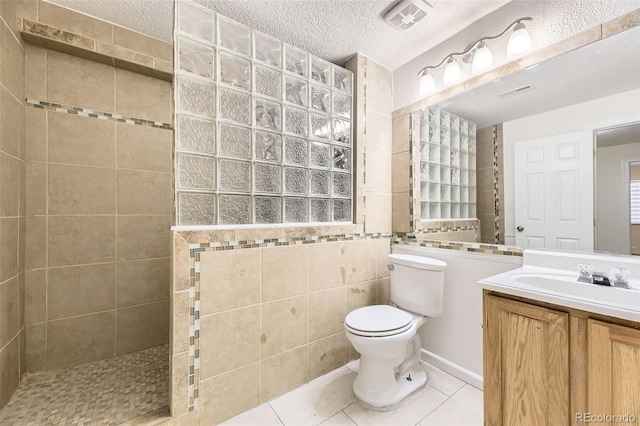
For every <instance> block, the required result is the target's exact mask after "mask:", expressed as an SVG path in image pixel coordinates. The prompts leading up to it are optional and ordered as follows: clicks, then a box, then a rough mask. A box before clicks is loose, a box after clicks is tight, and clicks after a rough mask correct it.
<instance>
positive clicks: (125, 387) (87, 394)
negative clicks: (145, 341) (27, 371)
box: [0, 345, 169, 426]
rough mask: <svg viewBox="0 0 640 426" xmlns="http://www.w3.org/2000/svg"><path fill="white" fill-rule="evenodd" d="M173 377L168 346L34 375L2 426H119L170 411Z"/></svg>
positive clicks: (14, 399) (12, 403)
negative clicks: (170, 371) (159, 411)
mask: <svg viewBox="0 0 640 426" xmlns="http://www.w3.org/2000/svg"><path fill="white" fill-rule="evenodd" d="M168 376H169V349H168V345H161V346H156V347H154V348H150V349H145V350H143V351H140V352H134V353H131V354H126V355H121V356H119V357H116V358H111V359H107V360H103V361H98V362H93V363H90V364H85V365H82V366H78V367H74V368H69V369H66V370H61V371H55V372H45V373H37V374H33V375H30V376H27V377H26V378H25V379H24V380H23V382H22V383H21V384H20V386H19V387H18V390H17V391H16V393H15V394H14V395H13V397H12V398H11V401H10V402H9V404H8V405H7V406H6V407H5V409H4V410H3V411H2V412H0V425H2V426H31V425H34V426H35V425H37V426H40V425H92V426H93V425H118V424H121V423H124V422H127V421H129V420H132V419H135V418H136V417H140V416H142V415H144V414H147V413H150V412H153V411H157V410H159V409H161V408H163V407H166V406H168V404H169V397H168Z"/></svg>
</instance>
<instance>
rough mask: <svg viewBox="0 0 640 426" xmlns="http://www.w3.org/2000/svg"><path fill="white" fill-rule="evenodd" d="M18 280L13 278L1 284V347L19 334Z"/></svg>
mask: <svg viewBox="0 0 640 426" xmlns="http://www.w3.org/2000/svg"><path fill="white" fill-rule="evenodd" d="M18 316H19V308H18V279H17V278H12V279H10V280H8V281H6V282H4V283H2V284H0V347H3V346H4V345H6V344H7V343H9V341H10V340H11V339H13V338H14V337H15V335H16V334H18V330H19V326H20V324H19V318H18Z"/></svg>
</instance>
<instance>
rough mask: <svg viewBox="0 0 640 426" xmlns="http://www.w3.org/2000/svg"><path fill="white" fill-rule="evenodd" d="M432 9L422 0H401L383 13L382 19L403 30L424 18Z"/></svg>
mask: <svg viewBox="0 0 640 426" xmlns="http://www.w3.org/2000/svg"><path fill="white" fill-rule="evenodd" d="M432 10H433V7H431V5H430V4H429V3H427V2H425V1H423V0H403V1H402V2H401V3H400V4H399V5H397V6H396V7H394V8H393V9H391V10H390V11H389V12H387V14H386V15H384V20H385V21H386V22H387V23H388V24H389V25H392V26H394V27H396V28H397V29H399V30H403V31H405V30H408V29H409V28H411V27H413V26H414V25H415V24H417V23H418V22H420V21H421V20H423V19H424V18H426V17H427V15H428V14H429V13H431V11H432Z"/></svg>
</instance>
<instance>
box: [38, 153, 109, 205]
mask: <svg viewBox="0 0 640 426" xmlns="http://www.w3.org/2000/svg"><path fill="white" fill-rule="evenodd" d="M48 189H49V214H50V215H51V214H55V215H63V214H112V213H115V212H116V205H115V203H116V185H115V171H114V170H113V169H106V168H103V167H88V166H71V165H66V164H49V171H48Z"/></svg>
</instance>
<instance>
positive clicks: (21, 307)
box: [18, 271, 25, 353]
mask: <svg viewBox="0 0 640 426" xmlns="http://www.w3.org/2000/svg"><path fill="white" fill-rule="evenodd" d="M24 281H25V279H24V271H20V273H19V274H18V328H19V329H20V330H22V329H23V328H24V308H25V303H24V300H25V295H24ZM22 331H24V330H22ZM23 353H24V352H23Z"/></svg>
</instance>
